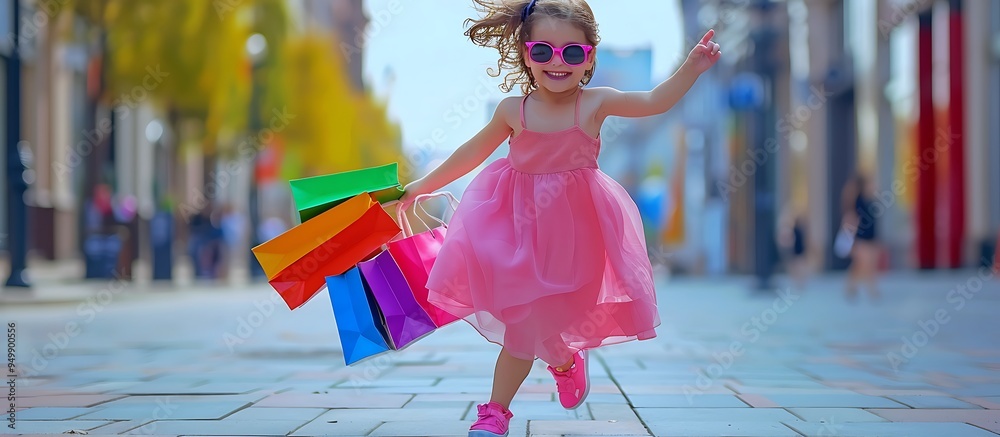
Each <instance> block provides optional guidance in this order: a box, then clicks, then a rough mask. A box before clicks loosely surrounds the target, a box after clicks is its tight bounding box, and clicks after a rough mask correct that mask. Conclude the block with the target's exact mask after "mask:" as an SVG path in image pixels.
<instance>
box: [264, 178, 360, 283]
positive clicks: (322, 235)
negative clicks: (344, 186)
mask: <svg viewBox="0 0 1000 437" xmlns="http://www.w3.org/2000/svg"><path fill="white" fill-rule="evenodd" d="M376 203H377V202H376V201H375V199H372V197H371V195H369V194H368V193H362V194H359V195H357V196H354V197H352V198H351V199H350V200H348V201H346V202H344V203H342V204H340V205H337V206H336V207H335V208H332V209H329V210H327V211H325V212H323V213H322V214H320V215H318V216H316V218H314V219H313V220H309V221H307V222H305V223H302V224H301V225H298V226H295V227H293V228H291V229H289V230H287V231H285V232H284V233H283V234H281V235H279V236H277V237H275V238H273V239H271V240H269V241H267V242H266V243H263V244H261V245H259V246H257V247H255V248H253V254H254V256H256V257H257V261H258V262H260V265H261V267H263V268H264V273H265V274H267V279H268V280H271V279H274V277H275V276H278V273H280V272H281V271H282V270H283V269H285V268H286V267H288V266H290V265H292V263H294V262H295V261H298V260H299V259H300V258H302V257H304V256H306V254H308V253H309V252H310V251H311V250H313V249H315V248H317V247H319V245H320V244H323V242H325V241H327V240H329V239H330V238H333V236H334V235H337V234H338V233H340V232H342V231H343V230H344V229H347V227H348V226H350V225H351V223H354V222H356V221H357V220H358V219H359V218H361V216H362V215H364V214H365V212H366V211H368V210H369V209H370V208H371V207H372V206H373V205H375V204H376Z"/></svg>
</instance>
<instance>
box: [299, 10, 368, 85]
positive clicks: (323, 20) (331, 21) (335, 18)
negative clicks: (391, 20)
mask: <svg viewBox="0 0 1000 437" xmlns="http://www.w3.org/2000/svg"><path fill="white" fill-rule="evenodd" d="M295 2H299V3H298V5H297V8H298V10H299V12H300V14H301V15H300V17H299V19H300V20H301V22H302V23H301V24H302V26H303V27H304V28H305V29H306V30H309V29H314V30H319V31H322V32H330V33H331V34H332V35H334V36H336V38H337V41H336V43H337V47H338V49H340V50H339V51H340V53H342V54H343V55H345V56H346V58H345V59H344V61H345V65H347V68H348V73H349V76H350V78H351V85H352V86H353V87H354V89H355V90H356V91H361V90H364V89H365V83H364V75H363V71H364V68H363V67H364V56H362V55H363V53H364V50H365V42H366V39H367V36H366V35H367V34H366V33H365V27H366V26H368V21H369V20H368V17H367V16H366V15H365V4H364V2H363V1H358V0H293V1H292V3H293V4H294V3H295ZM293 7H295V6H293Z"/></svg>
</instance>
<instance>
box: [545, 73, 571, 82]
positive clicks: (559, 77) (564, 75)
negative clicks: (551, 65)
mask: <svg viewBox="0 0 1000 437" xmlns="http://www.w3.org/2000/svg"><path fill="white" fill-rule="evenodd" d="M545 75H546V76H548V77H549V78H551V79H555V80H562V79H566V78H567V77H569V76H570V74H569V73H567V72H562V71H546V72H545Z"/></svg>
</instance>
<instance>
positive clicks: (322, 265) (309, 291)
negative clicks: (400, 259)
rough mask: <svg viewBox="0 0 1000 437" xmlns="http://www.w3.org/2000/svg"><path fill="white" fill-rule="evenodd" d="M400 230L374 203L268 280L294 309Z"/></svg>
mask: <svg viewBox="0 0 1000 437" xmlns="http://www.w3.org/2000/svg"><path fill="white" fill-rule="evenodd" d="M341 206H342V205H341ZM317 218H318V217H317ZM399 232H400V228H399V226H397V225H396V222H395V221H394V220H393V219H392V217H390V216H389V214H387V213H386V212H385V210H384V209H382V205H380V204H378V203H373V204H372V205H371V206H369V208H368V210H367V211H365V212H364V214H362V215H361V217H359V218H358V219H357V220H355V221H354V222H353V223H351V224H350V225H348V226H347V227H346V228H344V229H343V230H342V231H340V232H338V233H337V234H336V235H334V236H332V237H330V238H328V239H327V240H326V241H323V242H322V243H320V244H319V245H317V246H316V247H315V248H314V249H312V250H310V251H309V252H308V253H306V254H305V255H304V256H302V257H301V258H299V259H297V260H295V262H293V263H291V264H290V265H289V266H288V267H285V268H284V269H282V270H281V271H280V272H278V274H277V275H275V276H274V277H273V278H270V280H269V281H268V282H269V283H270V284H271V287H273V288H274V290H275V291H277V292H278V294H280V295H281V298H282V299H283V300H284V301H285V303H286V304H288V308H289V309H293V310H294V309H296V308H298V307H300V306H302V305H303V304H304V303H306V302H307V301H308V300H309V299H311V298H312V297H313V296H315V295H316V294H317V293H319V291H320V290H322V289H323V286H324V285H325V284H326V277H327V276H337V275H341V274H343V273H344V272H346V271H347V270H349V269H350V268H352V267H354V266H355V265H357V264H358V263H359V262H361V261H362V260H364V259H365V258H366V257H368V256H369V255H371V254H372V253H373V252H375V251H377V250H378V249H379V248H380V247H382V245H383V244H386V243H388V242H389V240H391V239H392V238H393V237H395V236H396V235H397V234H399ZM307 241H308V240H307Z"/></svg>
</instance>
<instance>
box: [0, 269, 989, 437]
mask: <svg viewBox="0 0 1000 437" xmlns="http://www.w3.org/2000/svg"><path fill="white" fill-rule="evenodd" d="M977 278H979V273H977V272H976V271H965V272H952V273H947V274H941V273H935V274H929V275H917V274H900V275H895V276H892V277H889V278H887V279H886V280H885V282H884V286H883V294H884V298H883V299H882V301H881V302H878V303H873V302H868V301H867V300H865V299H862V300H861V302H858V303H854V304H851V303H847V302H845V301H844V299H843V298H842V291H841V287H842V278H839V277H837V276H826V277H821V278H816V279H814V280H813V282H812V284H810V286H809V287H808V290H807V291H805V292H794V291H787V290H786V291H782V292H780V293H777V294H775V293H763V294H755V293H752V292H750V291H749V289H748V288H747V287H746V286H745V285H744V283H745V281H743V280H739V279H734V278H716V279H674V280H672V281H670V282H666V281H664V282H663V283H661V284H660V286H659V304H660V310H661V311H660V312H661V317H662V320H663V325H662V326H661V327H660V328H659V329H658V333H659V336H658V337H657V338H656V339H653V340H650V341H644V342H633V343H629V344H623V345H615V346H610V347H606V348H602V349H599V350H597V351H596V352H595V353H593V354H592V355H591V356H592V357H593V360H592V368H591V377H592V384H593V386H592V387H593V388H592V390H591V394H590V397H589V399H588V402H587V403H586V404H585V405H584V406H583V407H581V408H580V409H578V410H575V411H567V410H564V409H562V408H561V407H560V406H559V404H558V402H557V401H556V399H555V385H554V383H553V382H552V381H551V378H550V376H549V375H548V373H547V372H546V371H545V369H544V365H543V364H542V363H541V362H536V364H535V366H534V368H533V369H532V372H531V374H530V375H529V377H528V380H527V381H526V383H525V385H524V386H523V388H522V390H521V392H520V393H519V394H518V396H517V398H516V400H515V402H514V404H513V405H512V406H511V410H512V411H513V412H514V414H515V417H514V419H513V421H512V429H511V434H510V435H512V436H529V435H530V436H557V435H580V436H584V435H586V436H594V435H600V436H605V435H620V436H649V435H654V436H689V437H695V436H760V437H778V436H845V437H847V436H901V437H920V436H934V437H950V436H995V435H997V433H1000V372H998V371H1000V340H998V339H997V338H998V336H997V335H996V333H997V332H998V331H1000V292H998V291H1000V282H998V281H997V280H987V281H982V280H979V279H977ZM960 287H961V288H960ZM98 288H100V287H96V288H95V289H98ZM104 289H108V288H104ZM274 296H276V295H275V293H274V292H273V291H271V290H270V289H269V288H267V286H260V285H255V286H253V287H245V288H241V289H237V288H212V287H205V286H201V287H194V288H189V289H186V290H173V291H164V290H158V291H155V292H136V291H133V290H126V291H122V292H114V291H107V292H104V294H97V295H93V296H91V298H90V299H89V300H87V301H83V302H74V303H67V304H60V305H52V304H48V305H44V306H42V305H11V304H6V303H5V304H4V306H3V307H0V321H2V322H3V323H4V325H6V324H7V323H10V322H13V323H15V324H16V328H15V329H16V354H17V355H16V363H17V366H18V367H17V368H18V376H17V377H16V378H15V379H16V391H17V392H16V394H17V396H16V413H15V414H16V429H10V428H9V427H7V424H8V423H9V422H5V423H4V426H3V428H2V430H0V433H7V434H20V435H52V434H63V433H71V432H74V433H84V432H86V433H89V435H90V436H105V435H123V434H133V435H135V434H139V435H158V436H222V435H229V436H271V435H274V436H285V435H289V436H326V435H330V436H334V435H336V436H365V435H371V436H464V435H466V433H467V430H468V427H469V425H470V424H471V423H472V421H473V420H474V419H475V408H474V407H475V404H476V403H479V402H483V401H485V400H486V399H488V397H489V391H490V384H491V375H492V372H493V363H494V360H495V358H496V353H497V352H498V350H499V348H498V347H497V346H495V345H491V344H488V343H486V342H485V341H484V340H482V338H481V337H480V336H478V335H477V334H476V333H475V332H474V331H473V330H472V328H471V327H469V326H468V325H466V324H464V323H459V324H454V325H451V326H448V327H445V328H442V329H440V330H438V331H437V332H435V333H433V334H431V335H430V336H428V337H426V338H424V339H421V340H420V341H419V342H417V343H416V344H414V345H413V346H412V347H410V348H408V349H406V350H404V351H399V352H395V353H392V354H387V355H382V356H380V357H377V358H375V359H371V360H368V361H366V362H364V363H360V364H358V365H356V366H352V367H345V366H344V365H343V356H342V353H341V350H340V347H339V341H338V337H337V331H336V327H335V325H334V322H333V318H332V311H331V308H330V302H329V298H328V297H327V296H325V295H320V296H318V297H317V298H315V299H313V300H312V301H310V302H309V303H308V304H307V305H306V306H304V307H303V308H300V309H298V310H296V311H294V312H290V311H288V310H287V308H285V307H283V306H281V305H280V302H279V301H276V300H275V299H274ZM5 409H6V407H5Z"/></svg>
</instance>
